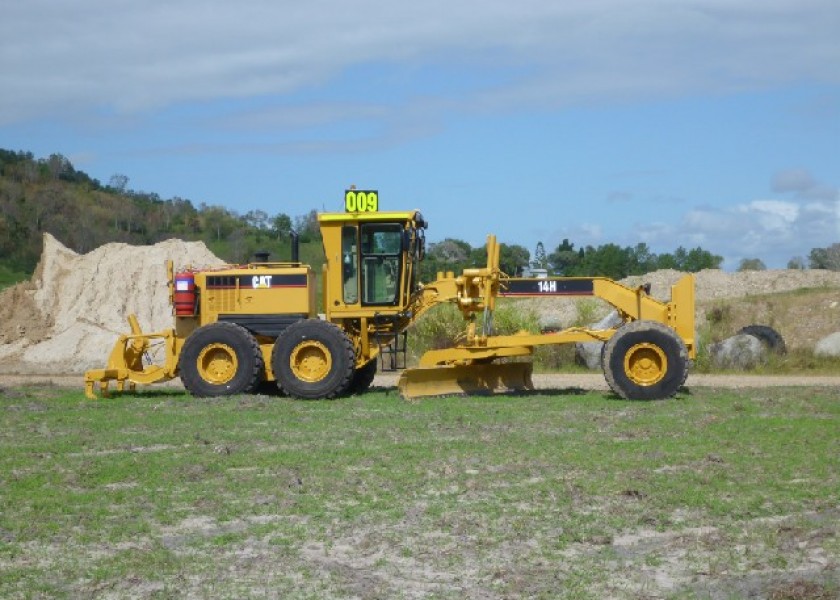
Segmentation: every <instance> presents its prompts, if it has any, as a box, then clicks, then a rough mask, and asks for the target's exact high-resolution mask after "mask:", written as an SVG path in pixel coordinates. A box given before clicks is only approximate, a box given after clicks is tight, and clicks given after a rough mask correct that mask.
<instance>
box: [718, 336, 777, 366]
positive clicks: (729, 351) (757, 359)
mask: <svg viewBox="0 0 840 600" xmlns="http://www.w3.org/2000/svg"><path fill="white" fill-rule="evenodd" d="M767 353H768V348H767V346H766V345H764V344H763V343H761V341H760V340H759V339H758V338H757V337H755V336H754V335H750V334H746V333H739V334H738V335H734V336H732V337H731V338H727V339H725V340H723V341H722V342H718V343H717V344H712V345H711V346H709V356H710V357H711V360H712V365H713V366H714V367H715V368H718V369H737V370H742V371H745V370H748V369H754V368H755V367H756V366H758V365H759V364H761V363H763V362H764V361H765V360H766V359H767Z"/></svg>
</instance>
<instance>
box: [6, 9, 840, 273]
mask: <svg viewBox="0 0 840 600" xmlns="http://www.w3.org/2000/svg"><path fill="white" fill-rule="evenodd" d="M0 90H2V94H0V147H3V148H8V149H13V150H26V151H31V152H33V153H34V154H35V155H36V156H48V155H49V154H51V153H54V152H59V153H62V154H64V155H65V156H67V157H68V158H70V160H71V161H72V162H73V164H74V166H75V167H76V168H77V169H81V170H84V171H86V172H87V173H88V174H90V175H91V176H93V177H96V178H98V179H100V180H101V181H103V182H105V183H107V182H108V180H109V179H110V177H111V176H112V175H114V174H117V173H120V174H124V175H126V176H128V177H129V187H131V188H133V189H135V190H142V191H148V192H156V193H158V194H159V195H160V196H161V197H163V198H170V197H174V196H179V197H182V198H188V199H190V200H192V201H193V202H194V203H195V204H196V205H198V204H200V203H202V202H203V203H206V204H209V205H222V206H226V207H228V208H230V209H232V210H235V211H237V212H240V213H244V212H247V211H248V210H253V209H260V210H264V211H266V212H267V213H268V214H269V215H274V214H277V213H280V212H284V213H287V214H289V215H292V216H296V215H301V214H304V213H306V212H308V211H309V210H310V209H312V208H316V209H318V210H340V209H341V207H342V195H343V190H344V189H345V188H346V187H347V186H349V185H350V184H355V185H357V186H358V187H360V188H373V189H378V190H379V191H380V198H381V200H380V202H381V204H382V206H383V207H384V208H393V209H404V208H420V209H421V210H423V212H424V214H425V215H426V217H427V218H428V220H429V221H430V223H431V226H430V229H429V231H428V236H429V239H430V240H431V241H440V240H442V239H444V238H446V237H456V238H459V239H463V240H466V241H468V242H469V243H471V244H473V245H479V244H482V243H483V241H484V238H485V236H486V234H488V233H495V234H497V235H498V236H499V238H500V239H501V240H502V241H504V242H507V243H511V244H514V243H515V244H521V245H523V246H525V247H526V248H528V249H529V250H531V251H532V252H533V249H534V247H535V246H536V243H537V242H538V241H542V242H543V243H544V244H545V246H546V248H547V249H548V250H549V251H550V250H551V249H552V248H553V247H556V246H557V244H559V243H560V241H561V240H562V239H563V238H569V239H570V240H571V241H572V242H574V243H575V244H576V245H577V246H582V245H586V244H592V245H598V244H602V243H607V242H615V243H618V244H621V245H634V244H636V243H638V242H646V243H647V244H648V245H649V246H650V247H651V248H652V249H653V250H654V251H657V252H669V251H673V250H674V249H675V248H676V247H677V246H680V245H682V246H685V247H688V248H691V247H695V246H698V245H699V246H702V247H703V248H705V249H708V250H711V251H713V252H716V253H718V254H721V255H723V256H724V257H725V259H726V262H725V263H724V266H725V267H726V268H728V269H734V268H735V267H737V265H738V261H739V260H740V259H741V258H754V257H758V258H761V259H762V260H764V262H765V263H766V264H767V265H768V266H769V267H771V268H773V267H784V266H785V265H786V263H787V261H788V260H789V259H790V258H791V257H793V256H807V254H808V252H809V251H810V249H811V248H814V247H817V246H820V247H824V246H828V245H830V244H832V243H835V242H838V241H840V193H839V192H838V189H840V3H837V2H836V0H634V1H633V2H630V1H627V0H564V2H556V1H549V0H518V1H517V2H510V1H509V0H507V1H498V0H483V1H480V2H479V1H475V0H462V1H461V2H451V1H440V0H429V1H426V2H412V3H408V2H405V3H400V2H396V3H395V2H379V1H372V0H358V1H356V2H346V1H345V2H342V1H340V0H309V1H308V2H305V3H303V2H285V1H282V0H265V1H260V2H254V1H249V0H243V1H242V2H236V3H234V2H229V1H227V2H221V1H218V0H203V1H201V2H199V1H198V0H166V1H160V0H147V1H145V2H142V3H138V2H128V1H126V0H74V1H73V2H69V1H60V0H29V1H27V2H18V3H14V4H13V5H10V6H7V7H4V12H3V19H2V21H0Z"/></svg>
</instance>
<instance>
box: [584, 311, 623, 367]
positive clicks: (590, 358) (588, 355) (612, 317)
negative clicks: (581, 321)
mask: <svg viewBox="0 0 840 600" xmlns="http://www.w3.org/2000/svg"><path fill="white" fill-rule="evenodd" d="M621 323H622V320H621V317H619V316H618V311H615V310H614V311H612V312H610V313H609V314H608V315H607V316H606V317H604V318H603V319H601V320H600V321H598V322H597V323H593V324H592V325H589V329H612V328H614V327H618V326H619V325H621ZM603 348H604V342H577V343H576V344H575V362H576V363H577V364H579V365H585V366H586V368H587V369H590V370H592V371H600V370H601V350H602V349H603Z"/></svg>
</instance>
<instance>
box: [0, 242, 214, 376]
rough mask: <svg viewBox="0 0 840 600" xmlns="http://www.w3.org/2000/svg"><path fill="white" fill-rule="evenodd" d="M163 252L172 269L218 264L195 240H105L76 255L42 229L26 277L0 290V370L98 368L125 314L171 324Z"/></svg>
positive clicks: (151, 324) (123, 326)
mask: <svg viewBox="0 0 840 600" xmlns="http://www.w3.org/2000/svg"><path fill="white" fill-rule="evenodd" d="M169 259H171V260H172V261H174V263H175V268H176V270H177V269H181V268H184V267H187V266H192V267H196V268H203V267H214V266H219V265H222V264H224V263H223V262H222V261H221V260H220V259H219V258H218V257H216V256H215V255H214V254H213V253H212V252H210V251H209V250H208V249H207V247H206V246H205V245H204V244H203V243H201V242H184V241H182V240H176V239H172V240H167V241H164V242H160V243H158V244H155V245H153V246H130V245H128V244H106V245H104V246H101V247H99V248H97V249H96V250H94V251H92V252H89V253H88V254H84V255H79V254H77V253H75V252H73V251H72V250H70V249H68V248H66V247H65V246H63V245H62V244H61V243H60V242H59V241H58V240H56V239H55V238H54V237H52V236H51V235H49V234H45V235H44V250H43V252H42V254H41V260H40V262H39V264H38V267H37V269H36V270H35V273H34V274H33V276H32V279H31V280H30V281H28V282H24V283H21V284H18V285H16V286H14V287H12V288H10V289H8V290H4V291H3V292H0V372H4V373H39V374H40V373H81V372H83V371H85V370H86V369H90V368H98V367H103V366H105V361H106V360H107V357H108V354H109V353H110V351H111V348H112V347H113V345H114V341H115V340H116V338H117V336H118V335H119V334H120V333H124V332H126V331H127V330H128V324H127V322H126V317H127V316H128V315H129V314H130V313H134V314H136V315H137V318H138V320H139V322H140V326H141V327H142V328H143V330H144V331H157V330H160V329H166V328H168V327H171V326H172V312H171V307H170V304H169V290H168V287H167V279H166V261H167V260H169Z"/></svg>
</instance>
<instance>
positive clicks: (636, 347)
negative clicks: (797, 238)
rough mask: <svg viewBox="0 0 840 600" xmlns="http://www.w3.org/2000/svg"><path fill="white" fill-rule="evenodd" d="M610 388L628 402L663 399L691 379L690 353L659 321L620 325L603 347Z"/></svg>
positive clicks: (605, 370)
mask: <svg viewBox="0 0 840 600" xmlns="http://www.w3.org/2000/svg"><path fill="white" fill-rule="evenodd" d="M603 365H604V377H605V378H606V380H607V385H609V387H610V389H611V390H613V391H614V392H615V393H616V394H618V395H619V396H621V397H622V398H624V399H626V400H661V399H664V398H670V397H671V396H673V395H674V394H676V393H677V390H679V389H680V387H682V385H683V384H684V383H685V380H686V378H687V377H688V350H687V349H686V346H685V342H683V340H682V338H680V336H679V335H677V333H676V332H675V331H674V330H673V329H671V328H670V327H668V326H667V325H664V324H662V323H659V322H656V321H633V322H631V323H627V324H625V325H623V326H621V327H620V328H619V329H618V331H616V332H615V334H614V335H613V336H612V337H611V338H610V339H609V340H607V343H606V344H605V345H604V354H603Z"/></svg>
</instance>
